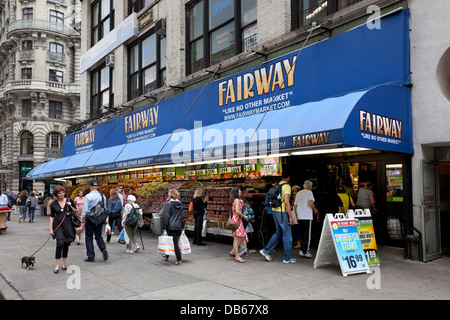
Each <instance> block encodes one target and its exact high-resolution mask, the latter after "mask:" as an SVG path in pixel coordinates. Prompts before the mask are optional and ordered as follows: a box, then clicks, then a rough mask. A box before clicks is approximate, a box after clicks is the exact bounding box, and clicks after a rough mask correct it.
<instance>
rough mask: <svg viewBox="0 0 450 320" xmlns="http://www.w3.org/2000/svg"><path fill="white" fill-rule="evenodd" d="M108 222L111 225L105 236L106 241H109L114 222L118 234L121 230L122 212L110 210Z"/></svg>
mask: <svg viewBox="0 0 450 320" xmlns="http://www.w3.org/2000/svg"><path fill="white" fill-rule="evenodd" d="M108 222H109V226H110V227H111V233H110V234H108V235H107V236H106V241H108V242H109V241H110V240H111V234H112V233H113V231H114V229H113V225H114V222H116V226H117V228H118V229H119V234H120V233H121V232H122V214H121V213H120V212H111V213H110V214H109V219H108Z"/></svg>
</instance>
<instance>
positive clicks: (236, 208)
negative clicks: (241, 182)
mask: <svg viewBox="0 0 450 320" xmlns="http://www.w3.org/2000/svg"><path fill="white" fill-rule="evenodd" d="M230 202H231V210H232V213H233V217H232V218H231V221H232V222H233V223H236V222H238V221H239V227H238V228H237V229H236V231H233V232H232V234H233V250H231V252H230V256H231V257H234V261H236V262H239V263H244V262H245V260H243V259H242V258H241V257H240V256H239V247H240V246H241V244H242V242H243V241H248V237H247V233H246V232H245V229H244V224H243V223H242V218H244V219H248V216H246V215H244V214H243V213H242V206H243V202H242V200H241V189H240V188H239V187H233V188H231V191H230Z"/></svg>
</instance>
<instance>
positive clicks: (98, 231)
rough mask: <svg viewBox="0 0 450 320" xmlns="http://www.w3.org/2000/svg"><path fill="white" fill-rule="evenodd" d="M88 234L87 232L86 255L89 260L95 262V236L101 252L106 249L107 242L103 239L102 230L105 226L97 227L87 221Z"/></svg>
mask: <svg viewBox="0 0 450 320" xmlns="http://www.w3.org/2000/svg"><path fill="white" fill-rule="evenodd" d="M85 227H86V232H85V235H86V237H85V241H86V254H87V256H88V258H90V259H92V260H94V258H95V252H94V236H95V240H96V242H97V246H98V247H99V249H100V250H101V251H103V250H104V249H106V245H105V242H104V241H103V237H102V228H103V225H102V224H101V225H99V226H97V227H96V226H95V225H93V224H92V222H90V221H89V220H86V224H85Z"/></svg>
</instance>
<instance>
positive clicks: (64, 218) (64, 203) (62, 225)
mask: <svg viewBox="0 0 450 320" xmlns="http://www.w3.org/2000/svg"><path fill="white" fill-rule="evenodd" d="M53 195H54V196H55V197H56V200H55V201H53V203H52V204H51V207H50V235H52V236H53V239H56V253H55V259H56V266H55V269H54V270H53V273H55V274H57V273H59V264H60V260H61V257H62V265H61V270H63V271H65V270H67V266H66V259H67V255H68V253H69V246H70V244H71V243H72V242H74V241H75V227H74V225H73V223H72V218H71V216H70V214H71V212H72V211H73V210H74V211H75V210H76V208H75V204H74V203H73V202H72V200H71V199H68V198H66V189H65V188H64V187H63V186H61V185H58V186H56V187H55V189H53Z"/></svg>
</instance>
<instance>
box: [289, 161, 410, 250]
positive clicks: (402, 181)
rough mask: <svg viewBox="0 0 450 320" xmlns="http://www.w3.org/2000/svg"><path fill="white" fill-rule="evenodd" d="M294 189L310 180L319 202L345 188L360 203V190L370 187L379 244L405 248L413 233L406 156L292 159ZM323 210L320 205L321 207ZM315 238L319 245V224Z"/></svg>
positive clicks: (290, 169) (318, 224)
mask: <svg viewBox="0 0 450 320" xmlns="http://www.w3.org/2000/svg"><path fill="white" fill-rule="evenodd" d="M288 167H289V171H290V172H291V186H294V185H298V186H300V187H302V186H303V182H304V181H305V180H311V181H312V182H313V183H314V185H313V193H314V196H315V199H316V202H317V201H319V199H321V198H322V195H323V193H324V191H325V190H330V189H331V190H333V189H335V188H336V187H337V186H339V185H344V186H345V187H346V189H347V192H348V193H350V194H351V196H352V198H353V199H354V203H355V204H356V203H357V194H358V190H359V189H360V188H362V186H363V184H364V183H365V184H368V185H369V186H368V188H369V189H371V190H372V192H373V195H374V198H375V207H372V208H371V213H372V217H373V221H374V228H375V236H376V239H377V243H378V244H380V245H388V246H394V247H404V246H405V242H404V239H403V235H404V234H407V233H408V232H409V231H410V230H409V228H410V225H411V223H410V221H412V219H410V218H409V216H410V213H409V211H408V203H409V201H410V197H409V194H410V192H409V193H408V190H409V188H410V186H408V183H409V179H408V178H407V177H408V174H409V173H408V172H409V170H410V169H409V161H408V159H407V158H406V157H405V156H403V155H397V154H391V153H375V154H366V155H350V156H347V155H344V156H339V157H336V156H334V157H326V156H323V155H322V156H316V157H311V158H308V157H290V158H289V159H288ZM318 205H319V207H320V204H318ZM315 224H316V228H315V233H316V234H315V237H316V241H317V242H318V240H319V238H320V232H321V228H322V225H321V223H320V222H319V223H317V222H315Z"/></svg>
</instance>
